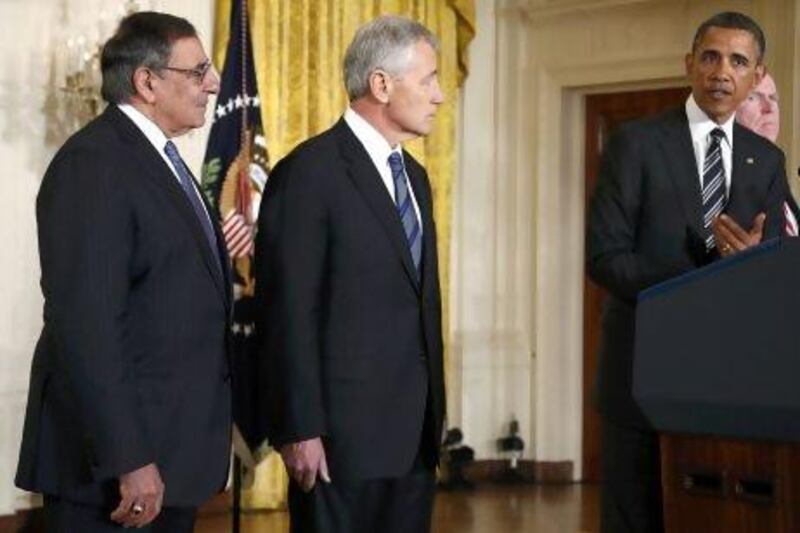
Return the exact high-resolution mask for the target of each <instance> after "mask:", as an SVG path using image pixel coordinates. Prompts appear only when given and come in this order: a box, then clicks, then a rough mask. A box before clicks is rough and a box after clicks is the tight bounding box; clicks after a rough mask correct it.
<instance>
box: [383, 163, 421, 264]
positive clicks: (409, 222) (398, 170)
mask: <svg viewBox="0 0 800 533" xmlns="http://www.w3.org/2000/svg"><path fill="white" fill-rule="evenodd" d="M389 168H391V169H392V178H393V179H394V202H395V206H396V207H397V214H398V215H399V216H400V221H401V222H402V223H403V231H405V234H406V240H407V241H408V248H409V250H411V259H412V260H413V261H414V268H416V269H417V276H419V266H420V260H421V258H422V235H421V231H420V229H421V228H420V225H419V220H418V219H417V213H416V211H414V206H413V205H412V204H413V202H412V200H411V194H410V193H409V190H408V180H407V178H406V171H405V168H404V167H403V156H401V155H400V153H399V152H392V153H391V155H390V156H389Z"/></svg>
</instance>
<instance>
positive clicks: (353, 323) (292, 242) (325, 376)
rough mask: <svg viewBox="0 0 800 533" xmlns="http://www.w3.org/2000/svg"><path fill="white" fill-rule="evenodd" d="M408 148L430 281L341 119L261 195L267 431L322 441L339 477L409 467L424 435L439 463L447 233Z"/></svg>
mask: <svg viewBox="0 0 800 533" xmlns="http://www.w3.org/2000/svg"><path fill="white" fill-rule="evenodd" d="M404 157H405V161H406V167H407V174H408V177H409V180H410V182H411V186H412V188H413V190H414V194H415V196H416V199H417V202H418V204H419V209H420V212H421V218H422V221H421V223H422V227H423V238H424V240H423V258H422V274H421V281H420V280H418V279H417V276H416V274H415V269H414V266H413V263H412V259H411V254H410V252H409V249H408V244H407V242H406V238H405V234H404V233H403V229H402V225H401V222H400V219H399V217H398V215H397V212H396V209H395V206H394V203H393V202H392V199H391V197H390V196H389V194H388V193H387V191H386V189H385V186H384V184H383V182H382V181H381V178H380V175H379V174H378V171H377V169H376V168H375V166H374V164H373V163H372V161H371V160H370V159H369V156H368V155H367V152H366V150H365V149H364V148H363V146H362V145H361V143H360V142H359V141H358V139H357V138H356V137H355V135H354V134H353V133H352V131H351V130H350V128H349V126H347V124H346V123H345V122H344V120H340V121H339V122H338V123H337V124H336V125H335V126H334V127H333V128H331V129H330V130H328V131H326V132H324V133H322V134H321V135H319V136H317V137H314V138H312V139H310V140H308V141H306V142H305V143H303V144H301V145H300V146H299V147H297V148H296V149H295V150H294V151H293V152H292V153H291V154H289V155H288V156H287V157H286V158H284V159H283V160H282V161H281V162H280V163H279V164H278V165H277V166H276V167H275V170H274V171H273V173H272V175H271V176H270V179H269V182H268V184H267V187H266V191H265V194H264V198H263V200H262V204H261V213H260V215H259V225H258V237H257V243H256V276H257V277H256V298H257V302H258V306H259V319H260V320H259V322H258V325H257V328H258V335H259V338H260V340H259V342H260V358H261V361H262V363H263V366H264V372H263V375H264V380H265V385H264V391H266V398H265V399H264V400H263V403H262V405H263V406H264V407H265V408H266V410H267V413H266V425H267V433H268V436H269V438H270V439H271V441H272V443H273V444H274V445H280V444H283V443H287V442H295V441H299V440H304V439H308V438H312V437H316V436H323V441H324V444H325V449H326V454H327V458H328V465H329V467H330V469H331V476H332V478H333V479H334V481H335V480H337V479H342V478H350V479H368V478H377V477H398V476H401V475H403V474H405V473H407V472H408V471H409V469H410V468H411V466H412V464H413V462H414V460H415V457H416V456H417V453H418V450H420V444H422V450H423V454H424V458H425V459H427V460H428V461H429V462H430V464H435V461H436V455H437V451H438V443H439V435H440V433H441V427H442V419H443V413H444V401H445V398H444V385H443V372H442V338H441V319H440V296H439V282H438V274H437V268H438V267H437V259H436V229H435V227H434V222H433V218H432V209H431V189H430V184H429V183H428V178H427V175H426V173H425V170H424V169H423V168H422V167H421V166H420V165H419V164H418V163H417V162H416V161H414V159H413V158H412V157H411V156H410V155H408V154H404ZM426 411H427V417H426ZM426 420H427V422H426Z"/></svg>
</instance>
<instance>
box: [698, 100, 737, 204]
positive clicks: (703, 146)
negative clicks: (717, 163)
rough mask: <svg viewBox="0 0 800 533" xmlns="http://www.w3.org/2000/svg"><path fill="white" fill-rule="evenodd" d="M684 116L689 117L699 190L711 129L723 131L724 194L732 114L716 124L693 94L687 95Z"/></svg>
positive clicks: (727, 183)
mask: <svg viewBox="0 0 800 533" xmlns="http://www.w3.org/2000/svg"><path fill="white" fill-rule="evenodd" d="M686 117H687V118H688V119H689V131H690V132H691V134H692V147H693V148H694V160H695V162H696V163H697V175H698V178H699V180H700V190H701V191H702V190H703V165H704V164H705V159H706V150H708V145H709V143H710V142H711V130H713V129H715V128H722V131H724V132H725V140H723V141H722V142H721V143H720V148H721V150H722V167H723V170H724V173H725V196H726V197H727V196H728V195H729V194H730V190H731V168H732V167H731V164H732V163H731V161H732V158H733V122H734V115H731V118H729V119H728V120H727V121H726V122H725V123H724V124H717V123H716V122H714V121H713V120H711V119H710V118H708V115H706V114H705V112H704V111H703V110H702V109H700V106H698V105H697V102H695V100H694V95H691V94H690V95H689V98H688V99H687V100H686Z"/></svg>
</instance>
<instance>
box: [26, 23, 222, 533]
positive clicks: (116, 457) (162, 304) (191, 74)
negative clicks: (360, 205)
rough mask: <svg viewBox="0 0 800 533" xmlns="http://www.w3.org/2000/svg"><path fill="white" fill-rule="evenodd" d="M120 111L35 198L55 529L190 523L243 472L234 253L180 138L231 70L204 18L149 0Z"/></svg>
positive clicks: (104, 120) (107, 58)
mask: <svg viewBox="0 0 800 533" xmlns="http://www.w3.org/2000/svg"><path fill="white" fill-rule="evenodd" d="M101 67H102V72H103V87H102V92H103V97H104V98H105V99H106V100H107V101H108V102H109V105H108V107H107V108H106V109H105V111H104V112H103V114H102V115H101V116H100V117H98V118H97V119H96V120H94V121H92V122H91V123H89V124H88V125H87V126H86V127H85V128H83V129H82V130H81V131H79V132H78V133H76V134H75V135H73V136H72V138H70V139H69V140H68V141H67V142H66V144H65V145H64V146H63V147H62V148H61V149H60V150H59V151H58V153H57V154H56V156H55V158H54V159H53V161H52V163H51V164H50V166H49V168H48V169H47V173H46V174H45V176H44V179H43V180H42V185H41V188H40V189H39V195H38V197H37V202H36V218H37V222H38V231H39V256H40V259H41V267H42V279H41V286H42V293H43V295H44V328H43V330H42V334H41V337H40V338H39V342H38V344H37V346H36V352H35V354H34V356H33V365H32V370H31V381H30V388H29V395H28V407H27V413H26V418H25V429H24V432H23V438H22V449H21V451H20V459H19V466H18V468H17V477H16V483H17V486H19V487H21V488H23V489H26V490H30V491H35V492H41V493H43V494H44V515H45V522H46V527H47V531H48V532H80V533H94V532H113V531H121V530H122V529H123V528H128V527H137V528H147V529H146V530H147V531H150V532H153V533H191V532H192V530H193V529H194V521H195V514H196V513H195V510H196V508H197V506H198V505H199V504H200V503H202V502H203V501H205V500H206V499H208V498H209V497H211V496H212V495H213V494H214V493H215V492H217V491H219V490H220V489H222V488H223V486H224V484H225V481H226V479H227V475H228V458H229V453H230V432H231V407H230V406H231V378H230V368H229V361H228V353H227V347H228V346H229V345H230V341H229V338H228V330H229V327H228V326H229V317H230V311H231V291H230V274H229V268H228V256H227V253H226V251H225V246H224V241H223V240H222V239H221V235H220V232H219V228H218V227H217V225H216V222H215V220H216V217H212V216H209V207H208V206H207V205H205V204H204V202H203V199H202V197H201V195H200V194H199V191H198V189H197V187H196V185H195V183H194V180H193V178H192V176H191V174H190V172H189V170H188V167H187V166H186V164H185V163H184V162H183V160H182V159H181V157H180V155H179V154H178V150H177V148H176V147H175V145H174V144H173V141H172V139H173V138H175V137H177V136H179V135H182V134H184V133H186V132H188V131H189V130H191V129H194V128H197V127H200V126H202V125H203V122H204V120H205V108H206V103H207V102H208V99H209V97H210V96H211V95H212V94H214V93H216V92H217V90H218V88H219V79H218V78H217V76H216V74H215V73H214V70H213V69H212V68H211V63H210V62H209V60H208V57H207V56H206V54H205V51H204V50H203V46H202V45H201V44H200V40H199V39H198V37H197V33H196V31H195V29H194V27H193V26H192V24H191V23H189V22H188V21H187V20H185V19H182V18H179V17H174V16H172V15H167V14H164V13H155V12H141V13H135V14H133V15H130V16H128V17H126V18H125V19H123V20H122V22H121V23H120V25H119V28H118V29H117V31H116V33H115V34H114V35H113V36H112V37H111V39H109V41H108V42H107V43H106V44H105V46H104V47H103V51H102V56H101Z"/></svg>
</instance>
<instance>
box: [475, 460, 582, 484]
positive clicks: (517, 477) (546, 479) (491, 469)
mask: <svg viewBox="0 0 800 533" xmlns="http://www.w3.org/2000/svg"><path fill="white" fill-rule="evenodd" d="M464 478H465V479H466V480H468V481H471V482H473V483H498V482H507V481H518V482H523V483H571V482H572V481H573V464H572V461H533V460H521V461H517V466H516V468H514V469H512V468H510V464H509V461H507V460H502V459H480V460H477V461H474V462H472V463H470V464H468V465H466V466H465V467H464Z"/></svg>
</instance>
